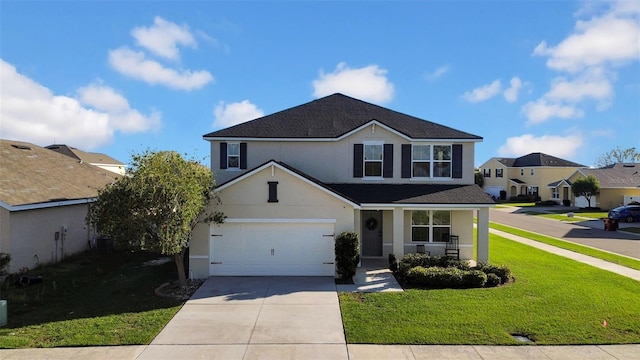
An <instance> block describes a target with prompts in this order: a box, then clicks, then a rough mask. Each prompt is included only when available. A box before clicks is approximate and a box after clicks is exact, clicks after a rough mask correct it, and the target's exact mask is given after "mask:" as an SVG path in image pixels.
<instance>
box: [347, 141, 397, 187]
mask: <svg viewBox="0 0 640 360" xmlns="http://www.w3.org/2000/svg"><path fill="white" fill-rule="evenodd" d="M353 177H354V178H365V179H369V180H372V179H373V180H382V179H383V178H392V177H393V144H384V143H383V142H382V141H365V142H364V144H353Z"/></svg>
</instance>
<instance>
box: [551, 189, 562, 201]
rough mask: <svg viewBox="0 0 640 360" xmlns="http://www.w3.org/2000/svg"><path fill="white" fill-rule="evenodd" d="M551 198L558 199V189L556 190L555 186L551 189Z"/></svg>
mask: <svg viewBox="0 0 640 360" xmlns="http://www.w3.org/2000/svg"><path fill="white" fill-rule="evenodd" d="M551 198H552V199H560V191H558V188H557V187H554V188H552V189H551Z"/></svg>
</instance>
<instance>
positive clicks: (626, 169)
mask: <svg viewBox="0 0 640 360" xmlns="http://www.w3.org/2000/svg"><path fill="white" fill-rule="evenodd" d="M589 175H592V176H594V177H595V178H596V179H598V182H599V183H600V192H599V193H598V194H597V195H595V196H594V197H592V198H591V206H592V207H599V208H601V209H607V210H610V209H613V208H615V207H618V206H622V205H627V204H629V203H630V202H632V201H637V202H640V163H624V164H622V163H619V164H614V165H610V166H607V167H603V168H600V169H579V170H576V171H575V172H574V173H573V174H572V175H571V176H569V177H568V178H567V179H566V180H563V181H564V182H565V183H567V184H572V183H573V182H574V181H576V180H577V179H581V178H585V177H587V176H589ZM572 203H574V204H575V206H578V207H586V206H587V202H586V200H584V199H580V198H578V199H575V198H573V195H572Z"/></svg>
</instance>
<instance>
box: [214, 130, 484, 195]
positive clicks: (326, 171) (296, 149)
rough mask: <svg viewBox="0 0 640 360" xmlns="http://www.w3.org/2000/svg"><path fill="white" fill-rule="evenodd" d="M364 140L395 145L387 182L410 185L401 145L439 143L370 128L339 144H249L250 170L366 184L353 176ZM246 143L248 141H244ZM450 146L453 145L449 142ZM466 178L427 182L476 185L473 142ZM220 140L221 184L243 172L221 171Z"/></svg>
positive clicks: (466, 146) (466, 153) (466, 147)
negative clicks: (276, 166) (272, 163)
mask: <svg viewBox="0 0 640 360" xmlns="http://www.w3.org/2000/svg"><path fill="white" fill-rule="evenodd" d="M364 141H379V142H381V143H384V144H393V178H387V179H385V180H384V181H385V182H388V183H393V182H395V183H399V182H407V181H408V180H409V179H403V178H402V177H401V169H402V150H401V145H402V144H411V143H414V144H417V143H425V144H436V143H438V142H419V141H410V140H408V139H406V138H404V137H401V136H399V135H397V134H396V133H394V132H391V131H388V130H386V129H385V128H383V127H381V126H379V125H377V126H375V127H373V126H371V125H370V126H367V127H365V128H363V129H361V130H359V131H357V132H355V133H353V134H351V135H350V136H348V137H346V138H344V139H341V140H339V141H333V140H329V141H246V143H247V169H246V170H244V171H248V170H251V169H253V168H255V167H257V166H259V165H262V164H264V163H265V162H267V161H269V160H277V161H282V162H284V163H286V164H287V165H289V166H292V167H294V168H296V169H298V170H300V171H302V172H304V173H306V174H308V175H311V176H313V177H315V178H317V179H318V180H320V181H323V182H328V183H343V182H367V181H368V180H365V179H362V178H354V177H353V145H354V144H362V143H363V142H364ZM242 142H245V141H242ZM446 143H447V144H451V143H450V142H446ZM462 145H463V177H462V178H461V179H445V180H442V179H433V180H427V181H426V182H431V183H440V182H443V181H446V182H447V183H452V184H473V182H474V164H473V161H474V143H473V142H467V143H463V144H462ZM219 148H220V141H213V142H211V159H212V162H211V164H212V169H213V172H214V174H215V177H216V181H217V183H219V184H221V183H224V182H226V181H228V180H230V179H233V178H235V177H236V176H238V175H239V174H241V173H242V172H244V171H238V170H221V169H220V155H219Z"/></svg>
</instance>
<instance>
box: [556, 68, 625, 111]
mask: <svg viewBox="0 0 640 360" xmlns="http://www.w3.org/2000/svg"><path fill="white" fill-rule="evenodd" d="M544 96H545V97H546V98H548V99H554V100H562V101H568V102H574V103H575V102H580V101H582V100H585V99H593V100H597V101H598V102H600V103H602V104H605V103H607V104H608V102H609V100H610V99H611V98H612V97H613V87H612V86H611V81H610V80H609V79H608V78H606V77H605V76H604V74H603V73H602V69H593V68H592V69H588V70H585V71H584V72H583V73H581V74H580V76H578V77H575V78H573V79H567V78H565V77H557V78H555V79H554V80H553V82H552V84H551V89H550V90H549V92H547V93H546V94H545V95H544Z"/></svg>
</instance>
